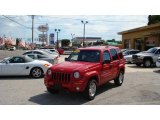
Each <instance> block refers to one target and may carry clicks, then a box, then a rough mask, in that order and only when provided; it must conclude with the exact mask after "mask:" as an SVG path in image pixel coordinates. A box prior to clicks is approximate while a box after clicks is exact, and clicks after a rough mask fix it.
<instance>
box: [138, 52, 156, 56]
mask: <svg viewBox="0 0 160 120" xmlns="http://www.w3.org/2000/svg"><path fill="white" fill-rule="evenodd" d="M136 55H138V56H154V53H149V52H140V53H138V54H136Z"/></svg>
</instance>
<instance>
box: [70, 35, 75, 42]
mask: <svg viewBox="0 0 160 120" xmlns="http://www.w3.org/2000/svg"><path fill="white" fill-rule="evenodd" d="M71 36H72V42H73V36H75V34H72V33H71Z"/></svg>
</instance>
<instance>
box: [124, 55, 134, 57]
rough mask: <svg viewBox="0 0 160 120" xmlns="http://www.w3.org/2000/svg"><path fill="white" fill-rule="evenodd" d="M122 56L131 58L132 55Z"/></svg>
mask: <svg viewBox="0 0 160 120" xmlns="http://www.w3.org/2000/svg"><path fill="white" fill-rule="evenodd" d="M124 58H132V55H127V56H124Z"/></svg>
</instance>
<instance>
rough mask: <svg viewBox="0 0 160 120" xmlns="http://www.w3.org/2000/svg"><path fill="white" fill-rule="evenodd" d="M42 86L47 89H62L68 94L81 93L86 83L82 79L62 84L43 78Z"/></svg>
mask: <svg viewBox="0 0 160 120" xmlns="http://www.w3.org/2000/svg"><path fill="white" fill-rule="evenodd" d="M44 84H45V86H46V87H48V88H56V89H64V90H66V91H70V92H83V91H84V90H85V87H86V85H87V83H86V82H85V80H83V79H81V80H73V81H70V82H68V83H63V82H56V81H54V80H52V79H51V78H48V77H46V76H45V78H44ZM57 86H58V87H57Z"/></svg>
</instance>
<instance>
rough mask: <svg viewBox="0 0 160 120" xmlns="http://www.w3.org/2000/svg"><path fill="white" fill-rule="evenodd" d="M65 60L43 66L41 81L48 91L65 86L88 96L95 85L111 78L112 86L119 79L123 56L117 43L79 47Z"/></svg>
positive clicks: (121, 74)
mask: <svg viewBox="0 0 160 120" xmlns="http://www.w3.org/2000/svg"><path fill="white" fill-rule="evenodd" d="M65 60H66V62H63V63H59V64H56V65H54V66H52V67H51V68H49V69H48V70H47V73H46V75H45V78H44V83H45V86H46V88H47V90H48V92H50V93H56V92H57V91H58V90H60V89H65V90H67V91H71V92H81V93H83V95H84V96H85V97H86V98H87V99H89V100H92V99H94V97H95V95H96V91H97V87H99V86H101V85H103V84H105V83H107V82H109V81H111V80H114V83H115V85H116V86H120V85H122V83H123V79H124V73H125V60H124V58H123V54H122V53H121V51H120V49H119V48H118V47H112V46H107V47H106V46H99V47H87V48H80V49H78V50H76V51H75V52H73V53H72V54H71V55H70V56H69V57H68V58H65Z"/></svg>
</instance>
